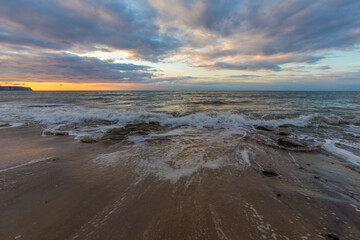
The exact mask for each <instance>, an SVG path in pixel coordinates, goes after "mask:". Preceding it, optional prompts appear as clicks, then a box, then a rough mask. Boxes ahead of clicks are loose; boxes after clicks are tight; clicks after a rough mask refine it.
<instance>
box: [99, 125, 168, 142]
mask: <svg viewBox="0 0 360 240" xmlns="http://www.w3.org/2000/svg"><path fill="white" fill-rule="evenodd" d="M160 129H161V126H160V123H158V122H149V123H146V122H142V123H132V124H127V125H125V126H124V127H120V128H113V129H110V130H109V131H107V132H106V133H105V134H104V135H103V137H102V138H101V139H102V140H106V139H110V140H116V141H121V140H124V139H125V138H126V137H127V136H130V135H148V134H150V133H151V132H155V131H159V130H160Z"/></svg>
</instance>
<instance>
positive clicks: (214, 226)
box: [0, 127, 360, 240]
mask: <svg viewBox="0 0 360 240" xmlns="http://www.w3.org/2000/svg"><path fill="white" fill-rule="evenodd" d="M0 135H1V138H0V156H1V158H0V169H1V170H0V171H1V172H0V213H1V214H0V223H1V224H0V239H59V240H60V239H240V240H241V239H244V240H245V239H336V238H335V237H336V236H338V237H339V239H354V240H355V239H360V221H359V219H360V172H359V171H360V170H359V169H358V168H356V167H354V166H352V165H351V164H349V163H347V162H345V161H343V160H341V159H338V158H336V157H335V156H330V155H327V154H325V153H324V152H321V151H316V152H312V153H303V152H289V151H286V150H281V149H276V148H271V147H268V146H264V145H259V144H258V143H256V142H251V140H246V139H244V138H239V139H236V138H234V139H232V140H233V141H238V142H239V144H238V145H236V149H238V150H239V149H240V151H238V150H236V151H235V149H234V148H235V147H234V146H235V145H231V144H230V145H229V146H228V147H224V146H225V145H224V146H223V145H222V144H226V141H224V142H221V141H218V142H214V143H206V142H201V141H200V142H199V141H195V140H193V141H190V140H186V141H185V140H184V141H182V142H181V144H182V145H176V144H178V143H174V142H171V141H168V140H166V139H165V140H158V141H153V142H149V143H148V145H149V146H139V147H134V146H130V145H131V143H126V142H125V143H124V142H122V143H109V142H99V143H92V144H85V143H79V142H77V141H75V140H74V139H73V137H71V136H46V137H43V136H41V130H40V129H36V128H28V127H17V128H7V129H0ZM240 141H241V142H240ZM127 145H129V146H127ZM177 146H181V149H178V148H180V147H177ZM205 146H206V149H205V150H199V149H201V147H205ZM245 147H246V149H251V153H250V152H249V153H247V152H246V153H245V152H244V151H243V149H245ZM174 149H175V150H174ZM196 149H197V150H196ZM174 151H175V154H173V155H171V156H170V157H171V160H169V161H166V162H165V165H164V163H163V162H159V163H157V162H156V161H157V159H158V158H153V156H155V155H156V156H157V157H161V156H164V157H168V154H169V153H170V152H174ZM114 153H116V154H114ZM199 154H203V156H204V157H205V164H202V165H199V166H195V165H194V166H193V165H190V166H191V167H187V168H185V165H182V164H183V163H182V161H185V160H184V159H187V161H188V160H189V159H192V158H194V159H195V158H196V156H197V155H199ZM247 154H248V156H246V155H247ZM220 156H226V158H227V159H225V160H223V161H224V162H226V163H227V162H229V164H215V163H217V162H216V161H210V160H211V159H215V158H216V159H218V158H219V157H220ZM247 157H248V159H249V163H247V162H246V161H245V160H246V158H247ZM114 159H115V160H116V161H114ZM154 159H155V160H154ZM206 159H210V160H206ZM34 160H35V161H34ZM37 160H41V161H37ZM140 160H141V161H140ZM238 160H239V162H240V160H241V162H240V163H239V164H237V163H236V161H238ZM31 161H32V162H31ZM147 161H148V162H151V161H153V162H152V164H151V165H147V164H146V162H147ZM29 162H30V163H29ZM139 162H141V164H140V163H139ZM206 163H209V164H206ZM230 163H232V164H230ZM233 163H234V164H233ZM235 163H236V164H235ZM155 164H158V165H155ZM187 164H190V163H188V162H187ZM154 166H159V167H158V168H157V167H154ZM165 166H167V168H166V167H165ZM186 166H188V165H186ZM169 169H170V170H171V175H167V174H168V173H167V172H166V171H167V170H169ZM263 170H272V171H274V172H276V173H278V174H279V175H278V176H266V175H264V174H263V172H262V171H263ZM326 235H328V236H326Z"/></svg>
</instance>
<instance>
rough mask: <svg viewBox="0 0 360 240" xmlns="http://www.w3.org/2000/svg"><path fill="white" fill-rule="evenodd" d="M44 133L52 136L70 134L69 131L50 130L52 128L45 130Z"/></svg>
mask: <svg viewBox="0 0 360 240" xmlns="http://www.w3.org/2000/svg"><path fill="white" fill-rule="evenodd" d="M43 134H44V135H48V136H50V135H56V136H67V135H69V133H68V132H62V131H50V130H45V131H44V132H43Z"/></svg>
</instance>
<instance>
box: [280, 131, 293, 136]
mask: <svg viewBox="0 0 360 240" xmlns="http://www.w3.org/2000/svg"><path fill="white" fill-rule="evenodd" d="M279 135H280V136H289V135H290V133H288V132H279Z"/></svg>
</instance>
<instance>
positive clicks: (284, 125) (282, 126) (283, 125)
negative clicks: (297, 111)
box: [279, 124, 295, 128]
mask: <svg viewBox="0 0 360 240" xmlns="http://www.w3.org/2000/svg"><path fill="white" fill-rule="evenodd" d="M290 127H295V125H292V124H281V125H279V128H290Z"/></svg>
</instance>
